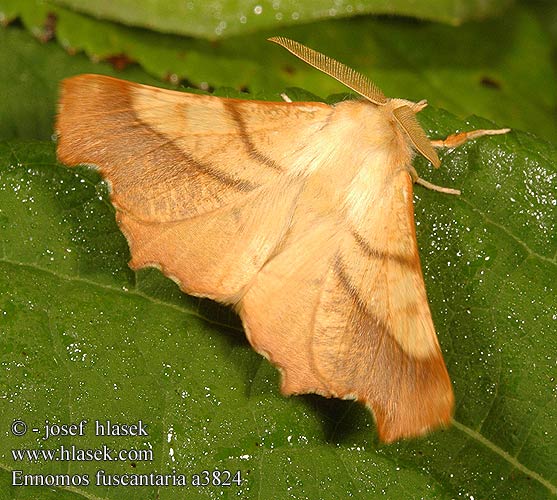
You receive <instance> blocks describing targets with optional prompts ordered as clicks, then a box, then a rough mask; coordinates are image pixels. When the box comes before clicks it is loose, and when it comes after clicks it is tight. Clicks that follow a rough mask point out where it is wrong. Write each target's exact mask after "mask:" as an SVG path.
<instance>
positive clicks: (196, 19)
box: [4, 0, 512, 39]
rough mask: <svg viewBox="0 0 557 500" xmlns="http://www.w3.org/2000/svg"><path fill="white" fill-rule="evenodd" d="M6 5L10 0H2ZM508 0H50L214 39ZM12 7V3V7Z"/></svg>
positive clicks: (467, 10)
mask: <svg viewBox="0 0 557 500" xmlns="http://www.w3.org/2000/svg"><path fill="white" fill-rule="evenodd" d="M4 1H6V2H7V3H8V5H9V4H10V3H11V2H13V1H14V0H4ZM511 3H512V0H473V1H468V2H461V1H459V0H428V1H424V2H407V1H406V0H363V1H360V2H358V3H356V4H353V3H344V2H339V1H335V0H308V1H304V2H299V1H297V0H281V1H277V0H262V1H254V0H239V1H230V0H226V1H225V0H221V1H218V0H217V1H212V2H179V1H171V0H166V1H159V2H139V3H138V2H136V1H134V0H97V1H96V2H88V1H86V0H53V1H51V2H48V3H47V6H48V4H50V5H56V4H59V5H63V6H66V7H69V8H71V9H73V10H75V11H76V12H81V13H85V14H88V15H91V16H93V17H95V18H98V19H106V20H111V21H117V22H120V23H122V24H126V25H129V26H140V27H143V28H148V29H151V30H154V31H160V32H163V33H175V34H178V35H188V36H194V37H201V38H208V39H214V38H218V37H223V36H231V35H238V34H246V33H252V32H254V31H257V30H261V29H269V28H274V29H276V28H278V27H281V26H289V25H293V24H301V23H308V22H311V21H317V20H322V19H332V18H343V17H351V16H355V15H362V14H398V15H403V16H411V17H417V18H420V19H428V20H433V21H441V22H444V23H449V24H460V23H462V22H464V21H467V20H470V19H483V18H485V17H489V16H493V15H497V14H499V13H501V12H502V11H504V9H505V8H506V7H508V6H509V5H510V4H511ZM12 10H13V7H12Z"/></svg>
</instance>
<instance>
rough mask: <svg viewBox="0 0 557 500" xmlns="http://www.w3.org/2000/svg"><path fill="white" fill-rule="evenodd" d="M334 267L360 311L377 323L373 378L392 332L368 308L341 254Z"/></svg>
mask: <svg viewBox="0 0 557 500" xmlns="http://www.w3.org/2000/svg"><path fill="white" fill-rule="evenodd" d="M333 269H334V271H335V274H336V275H337V277H338V279H339V281H340V283H341V285H342V286H343V288H344V289H345V290H346V292H347V293H348V295H349V296H350V297H353V298H354V300H355V302H356V306H357V307H358V309H359V310H360V313H361V314H362V315H364V316H366V317H368V318H369V319H370V323H371V324H375V325H377V329H378V330H379V339H378V341H377V346H376V348H375V353H374V355H373V359H372V364H371V370H370V373H369V375H370V378H371V377H372V376H373V374H374V373H375V367H376V362H377V359H378V353H379V351H380V350H381V347H382V345H383V342H384V340H385V339H386V338H387V337H388V335H389V333H390V332H389V327H388V326H387V325H386V324H385V323H383V321H381V320H380V319H379V318H377V316H375V315H374V314H372V313H371V311H369V309H368V308H367V306H366V304H365V302H364V300H363V299H362V297H361V296H360V293H359V291H358V289H357V288H356V287H355V286H354V283H352V281H351V279H350V277H349V276H348V274H347V273H346V271H345V266H344V264H343V262H342V258H341V257H340V255H337V256H336V258H335V261H334V263H333Z"/></svg>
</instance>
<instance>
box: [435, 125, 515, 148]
mask: <svg viewBox="0 0 557 500" xmlns="http://www.w3.org/2000/svg"><path fill="white" fill-rule="evenodd" d="M510 131H511V129H510V128H500V129H496V130H470V131H469V132H458V133H457V134H451V135H449V136H448V137H447V138H445V139H437V140H433V141H431V145H432V146H433V147H434V148H456V147H458V146H460V145H462V144H464V143H465V142H468V141H471V140H472V139H477V138H478V137H483V136H484V135H501V134H506V133H507V132H510Z"/></svg>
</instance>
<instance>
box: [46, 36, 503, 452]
mask: <svg viewBox="0 0 557 500" xmlns="http://www.w3.org/2000/svg"><path fill="white" fill-rule="evenodd" d="M270 40H271V41H273V42H276V43H277V44H279V45H282V46H283V47H285V48H286V49H287V50H289V51H290V52H292V53H293V54H294V55H296V56H297V57H299V58H300V59H302V60H304V61H305V62H307V63H309V64H310V65H312V66H314V67H315V68H317V69H319V70H321V71H323V72H324V73H326V74H328V75H330V76H332V77H333V78H335V79H337V80H338V81H340V82H341V83H343V84H344V85H346V86H347V87H349V88H350V89H352V90H353V91H355V92H356V93H357V94H359V95H360V96H361V97H362V98H363V99H359V100H345V101H343V102H340V103H338V104H335V105H333V106H330V105H327V104H324V103H319V102H262V101H247V100H239V99H226V98H219V97H214V96H210V95H194V94H188V93H184V92H178V91H170V90H164V89H159V88H153V87H148V86H145V85H139V84H135V83H130V82H126V81H122V80H118V79H114V78H109V77H105V76H99V75H80V76H76V77H73V78H70V79H67V80H65V81H64V82H63V84H62V90H61V99H60V105H59V113H58V118H57V125H56V129H57V135H58V149H57V152H58V157H59V159H60V161H61V162H63V163H65V164H67V165H69V166H75V165H78V164H88V165H93V166H95V167H96V168H98V170H99V171H100V173H101V174H102V176H103V177H104V178H105V179H106V180H107V181H108V183H109V185H110V188H111V200H112V203H113V205H114V207H115V209H116V217H117V221H118V224H119V226H120V228H121V230H122V231H123V233H124V234H125V236H126V238H127V240H128V243H129V246H130V251H131V261H130V266H131V268H132V269H139V268H143V267H146V266H154V267H158V268H159V269H161V270H162V272H163V273H164V274H165V275H166V276H168V277H170V278H172V279H173V280H174V281H176V282H177V283H178V284H179V286H180V288H181V289H182V290H183V291H184V292H186V293H188V294H191V295H196V296H201V297H209V298H211V299H213V300H216V301H219V302H222V303H225V304H230V305H232V306H233V307H234V308H235V309H236V310H237V311H238V313H239V315H240V317H241V319H242V322H243V325H244V327H245V331H246V335H247V338H248V339H249V342H250V343H251V345H252V346H253V347H254V349H255V350H256V351H257V352H259V353H260V354H262V355H263V356H265V357H266V358H268V359H269V360H270V361H271V362H272V363H273V364H274V365H275V366H276V367H277V368H278V369H279V370H280V372H281V379H282V382H281V390H282V392H283V393H284V394H285V395H290V394H303V393H317V394H320V395H322V396H326V397H337V398H353V399H357V400H359V401H361V402H363V403H364V404H365V405H367V406H368V407H369V408H370V409H371V411H372V412H373V414H374V416H375V421H376V425H377V430H378V434H379V437H380V439H381V440H382V441H384V442H391V441H393V440H397V439H400V438H408V437H413V436H419V435H422V434H424V433H425V432H427V431H429V430H431V429H434V428H437V427H440V426H446V425H448V424H449V423H450V421H451V418H452V411H453V405H454V396H453V391H452V387H451V382H450V379H449V375H448V373H447V369H446V367H445V363H444V361H443V356H442V354H441V350H440V347H439V343H438V340H437V336H436V333H435V329H434V326H433V321H432V318H431V313H430V309H429V305H428V301H427V297H426V291H425V286H424V280H423V277H422V271H421V267H420V259H419V255H418V247H417V242H416V233H415V226H414V214H413V191H412V189H413V182H419V183H421V184H424V185H426V186H427V187H432V188H434V189H438V190H440V191H446V192H452V191H451V190H447V189H443V188H438V187H436V186H433V185H431V184H429V183H427V182H426V181H424V180H422V179H420V178H419V177H418V175H417V173H416V171H415V169H414V168H413V167H412V159H413V156H414V155H415V153H416V152H417V153H419V154H421V155H423V156H424V157H425V158H427V159H428V160H429V161H430V162H431V163H432V164H433V165H434V166H435V167H438V166H439V164H440V161H439V158H438V156H437V153H436V151H435V147H443V146H445V147H455V146H457V145H459V144H461V143H463V142H465V141H466V140H468V139H470V138H474V137H479V136H481V135H486V134H487V135H489V134H499V133H505V132H507V131H508V129H502V130H480V131H473V132H467V133H466V132H465V133H461V134H457V135H453V136H449V138H448V139H447V140H445V141H430V140H429V139H428V138H427V136H426V134H425V132H424V130H423V129H422V127H421V126H420V125H419V123H418V121H417V119H416V113H418V112H419V111H420V110H421V109H423V108H424V107H425V106H426V105H427V103H426V101H420V102H418V103H414V102H411V101H408V100H405V99H389V98H387V97H385V96H384V95H383V93H382V92H381V91H380V90H379V89H378V88H377V87H376V86H375V84H374V83H373V82H371V81H370V80H369V79H367V78H366V77H365V76H362V75H361V74H359V73H357V72H356V71H354V70H352V69H350V68H348V67H346V66H345V65H343V64H341V63H339V62H338V61H336V60H334V59H331V58H329V57H327V56H325V55H323V54H321V53H319V52H316V51H314V50H312V49H309V48H307V47H305V46H303V45H301V44H299V43H297V42H294V41H292V40H289V39H286V38H283V37H275V38H271V39H270ZM286 101H289V99H286Z"/></svg>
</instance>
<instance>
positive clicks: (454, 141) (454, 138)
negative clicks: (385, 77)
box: [411, 103, 511, 195]
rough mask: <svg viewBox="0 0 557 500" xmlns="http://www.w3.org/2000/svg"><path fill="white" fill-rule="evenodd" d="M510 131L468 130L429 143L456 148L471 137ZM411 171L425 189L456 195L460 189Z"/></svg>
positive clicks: (471, 138) (435, 146)
mask: <svg viewBox="0 0 557 500" xmlns="http://www.w3.org/2000/svg"><path fill="white" fill-rule="evenodd" d="M418 104H420V103H418ZM510 131H511V129H510V128H500V129H495V130H484V129H480V130H470V131H469V132H458V133H457V134H451V135H449V136H448V137H447V138H445V139H437V140H433V141H431V145H432V146H433V147H434V148H456V147H458V146H461V145H462V144H464V143H465V142H468V141H471V140H473V139H477V138H478V137H483V136H484V135H501V134H506V133H507V132H510ZM412 171H413V172H412ZM412 171H411V175H412V179H413V180H414V182H415V183H416V184H420V185H421V186H423V187H425V188H427V189H431V190H433V191H439V192H440V193H446V194H456V195H459V194H460V190H458V189H452V188H446V187H442V186H437V185H435V184H432V183H431V182H428V181H426V180H424V179H422V178H420V177H419V176H418V174H417V172H416V170H415V169H414V168H413V167H412Z"/></svg>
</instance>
